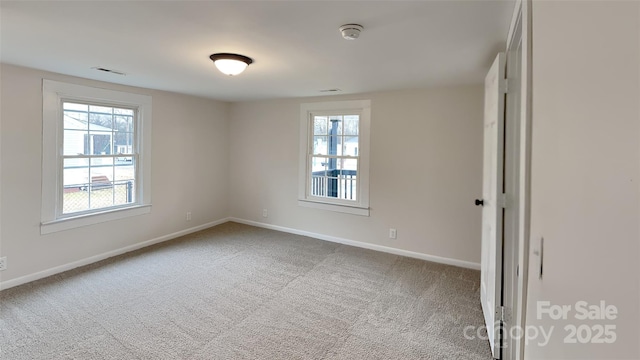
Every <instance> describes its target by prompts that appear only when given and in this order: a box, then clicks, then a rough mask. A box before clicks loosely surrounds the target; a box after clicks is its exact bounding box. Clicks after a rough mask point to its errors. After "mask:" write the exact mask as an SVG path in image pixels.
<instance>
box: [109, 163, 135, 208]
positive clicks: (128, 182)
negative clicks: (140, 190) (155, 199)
mask: <svg viewBox="0 0 640 360" xmlns="http://www.w3.org/2000/svg"><path fill="white" fill-rule="evenodd" d="M132 202H135V167H134V158H133V157H131V156H128V157H118V158H116V162H115V167H114V205H121V204H127V203H132Z"/></svg>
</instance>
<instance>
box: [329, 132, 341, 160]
mask: <svg viewBox="0 0 640 360" xmlns="http://www.w3.org/2000/svg"><path fill="white" fill-rule="evenodd" d="M342 140H343V137H342V136H329V139H328V143H327V151H328V153H329V155H342Z"/></svg>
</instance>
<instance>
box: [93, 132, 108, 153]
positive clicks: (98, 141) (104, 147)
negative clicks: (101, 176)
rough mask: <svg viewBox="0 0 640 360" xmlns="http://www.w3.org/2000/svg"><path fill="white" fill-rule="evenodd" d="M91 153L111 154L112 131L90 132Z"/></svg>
mask: <svg viewBox="0 0 640 360" xmlns="http://www.w3.org/2000/svg"><path fill="white" fill-rule="evenodd" d="M88 139H89V153H90V154H91V155H110V154H111V141H112V139H113V133H112V132H104V131H92V132H90V133H89V137H88Z"/></svg>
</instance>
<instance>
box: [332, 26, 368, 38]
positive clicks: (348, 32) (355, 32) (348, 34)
mask: <svg viewBox="0 0 640 360" xmlns="http://www.w3.org/2000/svg"><path fill="white" fill-rule="evenodd" d="M363 29H364V28H363V27H362V25H358V24H345V25H342V26H340V28H339V29H338V30H340V33H341V34H342V37H343V38H344V39H345V40H355V39H357V38H358V37H359V36H360V32H361V31H362V30H363Z"/></svg>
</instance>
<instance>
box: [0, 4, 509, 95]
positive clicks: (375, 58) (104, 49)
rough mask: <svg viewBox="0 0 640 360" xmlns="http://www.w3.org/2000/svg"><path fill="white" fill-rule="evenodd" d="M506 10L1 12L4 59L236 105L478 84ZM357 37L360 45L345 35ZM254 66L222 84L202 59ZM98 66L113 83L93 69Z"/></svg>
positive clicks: (108, 7) (270, 7)
mask: <svg viewBox="0 0 640 360" xmlns="http://www.w3.org/2000/svg"><path fill="white" fill-rule="evenodd" d="M513 6H514V1H513V0H501V1H488V0H474V1H459V0H444V1H428V0H427V1H252V2H249V1H99V2H98V1H91V2H81V1H44V2H33V1H6V0H2V1H0V16H1V17H0V44H1V47H0V60H1V61H2V62H4V63H8V64H15V65H21V66H27V67H32V68H37V69H43V70H48V71H53V72H57V73H62V74H68V75H75V76H80V77H84V78H90V79H96V80H103V81H108V82H113V83H119V84H126V85H134V86H140V87H146V88H152V89H160V90H168V91H174V92H179V93H185V94H192V95H198V96H203V97H208V98H214V99H220V100H227V101H241V100H253V99H265V98H282V97H302V96H316V95H322V94H325V93H321V92H320V90H324V89H333V88H339V89H341V90H342V92H340V93H342V94H349V93H361V92H369V91H381V90H395V89H413V88H423V87H430V86H440V85H453V84H466V83H480V82H482V79H483V78H484V75H485V73H486V71H487V70H488V67H489V66H490V65H491V61H492V60H493V58H494V57H495V54H496V53H497V52H498V51H501V50H502V49H504V42H505V39H506V37H507V32H508V28H509V22H510V19H511V12H512V10H513ZM346 23H358V24H361V25H363V26H364V31H363V32H362V34H361V36H360V38H359V39H358V40H355V41H347V40H344V39H342V37H341V36H340V33H339V31H338V27H339V26H340V25H343V24H346ZM216 52H233V53H239V54H243V55H247V56H249V57H251V58H253V59H254V61H255V62H254V63H253V64H252V65H250V66H249V68H248V69H247V70H246V71H245V72H244V73H243V74H241V75H239V76H236V77H227V76H225V75H222V74H221V73H220V72H218V70H217V69H216V68H215V67H214V65H213V63H212V62H211V60H209V55H210V54H212V53H216ZM96 66H98V67H104V68H108V69H113V70H118V71H122V72H124V73H126V74H127V75H126V76H120V75H115V74H109V73H102V72H99V71H96V70H92V69H91V68H92V67H96Z"/></svg>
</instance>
